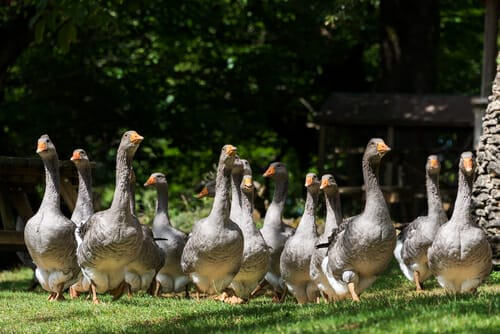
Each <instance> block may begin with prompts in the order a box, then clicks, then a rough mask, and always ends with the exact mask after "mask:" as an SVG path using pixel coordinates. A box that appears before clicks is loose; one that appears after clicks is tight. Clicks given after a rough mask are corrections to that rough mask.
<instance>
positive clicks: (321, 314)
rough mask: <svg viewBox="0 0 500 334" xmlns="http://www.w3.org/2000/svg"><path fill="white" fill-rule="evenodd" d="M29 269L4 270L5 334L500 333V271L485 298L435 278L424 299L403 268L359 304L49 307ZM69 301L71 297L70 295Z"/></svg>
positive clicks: (0, 276)
mask: <svg viewBox="0 0 500 334" xmlns="http://www.w3.org/2000/svg"><path fill="white" fill-rule="evenodd" d="M31 278H32V273H31V271H30V270H28V269H24V268H23V269H18V270H14V271H4V272H0V332H1V333H97V332H99V333H213V332H225V333H235V332H241V333H313V332H314V333H326V332H328V333H330V332H339V333H343V332H355V333H493V332H498V329H499V328H500V317H499V316H498V315H499V314H500V298H499V297H498V296H499V292H500V272H494V273H493V274H492V275H491V276H490V278H489V280H488V281H487V282H486V283H485V284H484V285H482V286H481V287H480V288H479V289H478V293H477V294H466V295H450V294H446V293H444V291H443V290H442V289H441V288H440V287H438V285H437V284H436V282H435V281H434V280H432V281H430V282H428V283H427V282H426V286H425V288H427V289H428V290H426V291H425V292H423V293H420V294H417V293H416V292H414V291H413V285H412V284H411V283H410V282H408V281H406V280H404V279H403V276H402V274H400V272H399V271H398V269H397V267H396V265H394V264H393V265H392V266H391V268H390V269H389V270H388V271H387V272H386V273H385V274H384V275H383V276H381V277H380V278H379V279H378V280H377V282H376V283H375V284H374V286H373V287H372V288H371V289H370V290H369V291H368V292H367V293H365V294H363V295H362V302H361V303H359V304H356V303H353V302H352V301H350V300H349V301H344V302H339V303H334V304H324V303H322V304H310V305H304V306H300V305H297V304H296V303H295V302H294V301H293V298H288V299H287V300H286V302H285V303H283V304H274V303H272V302H271V300H270V299H269V298H268V297H259V298H257V299H255V300H252V301H251V302H250V303H248V304H245V305H237V306H231V305H226V304H223V303H220V302H217V301H214V300H209V299H204V300H201V301H196V300H195V299H190V300H186V299H183V298H152V297H150V296H148V295H145V294H138V295H136V296H133V297H131V298H129V297H123V298H122V299H120V300H118V301H114V302H112V301H111V298H110V297H109V296H107V295H104V296H102V300H103V301H104V302H106V303H105V304H104V305H92V304H91V302H90V301H89V300H85V299H84V298H83V297H82V298H81V299H79V300H67V301H64V302H60V303H59V302H54V303H52V302H48V301H47V300H46V298H47V296H48V293H47V292H45V291H42V290H40V289H38V290H36V291H35V292H28V291H26V289H27V288H28V287H29V285H30V282H31ZM66 297H68V296H67V295H66Z"/></svg>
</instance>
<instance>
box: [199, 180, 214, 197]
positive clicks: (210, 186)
mask: <svg viewBox="0 0 500 334" xmlns="http://www.w3.org/2000/svg"><path fill="white" fill-rule="evenodd" d="M207 196H208V197H214V196H215V180H210V181H208V182H206V183H205V185H204V186H203V188H202V189H201V190H200V192H199V193H198V194H197V195H196V198H203V197H207Z"/></svg>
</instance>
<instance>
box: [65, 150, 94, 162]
mask: <svg viewBox="0 0 500 334" xmlns="http://www.w3.org/2000/svg"><path fill="white" fill-rule="evenodd" d="M69 159H70V160H71V161H73V163H74V164H75V165H76V166H83V165H88V164H90V159H89V157H88V155H87V152H85V150H84V149H82V148H77V149H76V150H74V151H73V154H72V155H71V157H70V158H69Z"/></svg>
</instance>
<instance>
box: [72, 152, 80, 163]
mask: <svg viewBox="0 0 500 334" xmlns="http://www.w3.org/2000/svg"><path fill="white" fill-rule="evenodd" d="M80 159H81V157H80V151H74V152H73V155H72V156H71V158H70V160H71V161H74V160H80Z"/></svg>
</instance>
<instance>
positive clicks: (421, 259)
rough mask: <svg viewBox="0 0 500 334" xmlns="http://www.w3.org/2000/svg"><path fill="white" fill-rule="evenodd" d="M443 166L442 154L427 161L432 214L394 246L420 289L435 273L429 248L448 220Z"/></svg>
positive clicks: (416, 222)
mask: <svg viewBox="0 0 500 334" xmlns="http://www.w3.org/2000/svg"><path fill="white" fill-rule="evenodd" d="M440 170H441V165H440V164H439V160H438V157H437V156H436V155H430V156H429V157H428V158H427V163H426V165H425V171H426V181H425V184H426V190H427V207H428V214H427V216H420V217H418V218H416V219H415V220H414V221H412V222H411V223H410V224H409V225H408V226H407V227H406V228H405V229H404V230H403V231H402V232H401V233H400V234H399V235H398V240H397V242H396V248H395V249H394V256H395V258H396V259H397V260H398V262H399V266H400V268H401V271H402V272H403V274H404V275H405V276H406V278H407V279H408V280H410V281H412V282H415V286H416V289H417V291H420V290H422V286H421V283H422V282H423V281H424V280H426V279H427V278H429V277H430V276H431V271H430V270H429V266H428V264H427V262H428V261H427V250H428V249H429V247H430V246H431V244H432V241H433V240H434V237H435V236H436V232H437V230H438V228H439V226H441V225H442V224H443V223H445V222H446V221H447V220H448V218H447V217H446V213H445V212H444V209H443V203H442V201H441V196H440V194H439V172H440Z"/></svg>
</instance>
